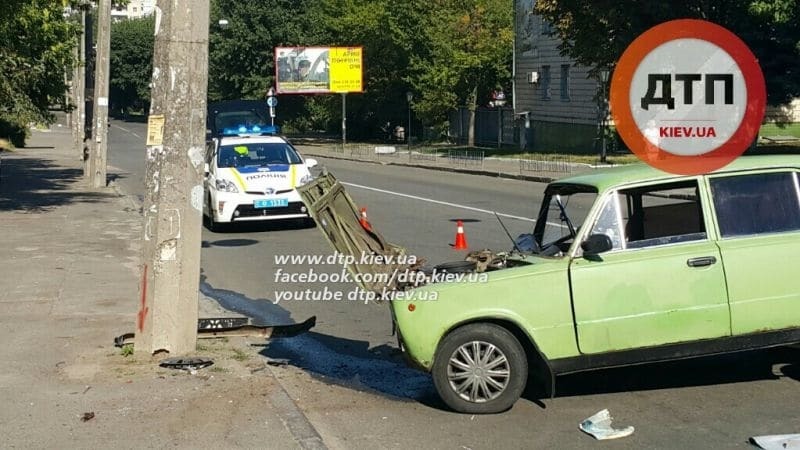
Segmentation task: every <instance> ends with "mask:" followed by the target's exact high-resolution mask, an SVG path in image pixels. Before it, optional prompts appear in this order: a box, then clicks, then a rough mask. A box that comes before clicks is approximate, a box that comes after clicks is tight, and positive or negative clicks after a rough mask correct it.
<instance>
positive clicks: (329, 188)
mask: <svg viewBox="0 0 800 450" xmlns="http://www.w3.org/2000/svg"><path fill="white" fill-rule="evenodd" d="M301 196H302V197H303V199H304V201H305V202H306V205H307V206H308V207H309V210H310V211H311V214H312V215H313V217H314V218H315V219H316V221H317V223H318V224H319V228H320V230H322V231H323V232H324V233H325V235H326V237H327V238H328V240H329V241H330V242H331V243H332V245H333V247H334V248H335V249H336V250H337V252H339V253H341V254H345V255H355V256H357V257H356V258H354V263H353V264H350V266H349V268H350V271H351V273H352V274H354V275H357V274H361V275H362V276H363V275H365V274H372V275H373V276H372V277H366V276H363V278H364V279H366V280H368V281H369V282H362V283H361V287H362V288H363V289H364V290H366V291H371V292H374V293H375V295H376V296H380V297H383V298H388V299H390V300H392V301H391V302H389V304H390V305H391V310H392V317H393V319H394V321H395V323H396V325H397V331H398V337H399V341H400V346H401V348H402V350H403V352H404V354H405V355H406V356H407V357H408V359H409V360H410V361H411V362H412V363H413V364H414V365H416V366H418V367H420V368H422V369H424V370H426V371H430V372H431V373H432V377H433V381H434V383H435V385H436V389H437V391H438V393H439V395H440V396H441V398H442V399H443V400H444V402H445V403H446V404H447V405H448V406H449V407H451V408H452V409H454V410H455V411H459V412H464V413H473V414H474V413H495V412H500V411H504V410H506V409H508V408H510V407H511V406H512V405H513V404H514V402H516V401H517V399H518V398H519V396H520V395H521V393H522V392H523V390H524V388H525V385H526V383H527V382H528V379H529V375H530V377H531V378H532V379H534V380H538V381H540V382H542V383H543V387H544V392H546V393H547V394H549V395H554V393H555V379H556V376H557V375H561V374H567V373H573V372H579V371H586V370H592V369H600V368H607V367H617V366H625V365H632V364H640V363H647V362H654V361H665V360H672V359H680V358H690V357H697V356H703V355H712V354H720V353H728V352H734V351H741V350H749V349H756V348H765V347H770V346H777V345H784V344H792V343H797V342H800V276H798V274H800V258H799V257H798V255H800V157H796V156H749V157H740V158H739V159H738V160H736V161H734V162H733V163H731V164H730V165H728V166H727V167H725V168H724V169H721V170H718V171H716V172H713V173H711V174H707V175H699V176H678V175H671V174H667V173H664V172H660V171H658V170H656V169H653V168H650V167H649V166H645V165H638V164H637V165H631V166H624V167H617V168H610V169H604V170H596V171H593V172H591V173H588V174H583V175H577V176H573V177H569V178H565V179H562V180H559V181H556V182H553V183H551V184H549V185H548V186H547V188H546V189H545V196H544V200H543V203H542V206H541V209H540V212H539V215H538V218H537V221H536V224H535V226H534V229H533V230H532V233H531V234H528V235H522V236H520V237H519V238H518V239H517V240H516V242H515V244H514V250H513V251H511V252H508V253H498V254H493V253H492V254H483V255H472V256H473V258H472V260H473V263H474V264H472V265H470V262H469V261H467V262H465V264H467V266H466V269H465V270H464V271H463V273H461V274H458V273H453V271H452V270H450V269H452V267H449V268H448V267H446V268H444V273H445V274H446V275H448V276H446V277H443V276H442V273H441V272H440V273H438V274H437V273H436V272H435V270H434V272H431V271H430V270H429V269H427V268H424V267H417V264H415V261H414V260H413V258H411V259H408V258H404V257H403V256H404V255H403V250H402V248H400V247H398V246H396V245H393V244H390V243H387V242H386V241H385V240H384V239H383V238H382V237H381V236H380V235H379V234H378V233H377V232H375V231H374V230H371V227H370V226H369V224H368V223H365V222H363V221H359V214H358V211H357V210H356V208H355V205H354V203H353V202H352V200H351V199H350V197H349V196H348V195H347V193H346V192H345V191H344V188H342V186H341V185H340V184H339V183H338V182H337V181H336V179H335V178H334V177H333V176H332V175H330V174H324V175H323V176H322V177H320V178H319V179H318V180H316V181H315V182H313V183H311V184H309V185H306V186H304V187H303V188H302V189H301ZM363 255H373V256H376V255H379V256H380V258H372V259H370V258H367V259H364V258H363V257H362V256H363ZM359 258H360V259H359ZM409 273H410V274H412V276H408V274H409ZM379 274H384V275H387V276H386V277H384V278H383V279H381V278H380V277H379V276H377V275H379ZM392 274H394V276H389V275H392ZM397 274H406V276H397ZM459 275H460V276H459Z"/></svg>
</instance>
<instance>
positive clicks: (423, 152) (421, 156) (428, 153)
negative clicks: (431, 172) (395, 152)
mask: <svg viewBox="0 0 800 450" xmlns="http://www.w3.org/2000/svg"><path fill="white" fill-rule="evenodd" d="M438 158H439V152H438V151H437V150H433V149H423V148H421V149H417V150H412V151H411V152H410V153H409V154H408V160H409V161H432V162H436V161H438Z"/></svg>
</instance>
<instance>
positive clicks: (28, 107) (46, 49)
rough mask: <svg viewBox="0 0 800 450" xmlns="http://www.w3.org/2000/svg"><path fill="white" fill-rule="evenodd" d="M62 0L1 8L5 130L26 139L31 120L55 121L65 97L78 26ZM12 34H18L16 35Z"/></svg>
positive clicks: (19, 0)
mask: <svg viewBox="0 0 800 450" xmlns="http://www.w3.org/2000/svg"><path fill="white" fill-rule="evenodd" d="M64 6H65V3H64V2H62V1H60V0H4V2H3V4H2V5H1V6H0V36H4V37H6V39H4V42H3V45H2V46H0V134H2V135H4V136H9V137H11V138H12V140H18V139H19V138H20V137H22V138H23V139H24V131H21V130H24V129H25V128H26V126H27V124H28V123H31V122H39V123H51V122H52V121H53V119H54V117H53V115H52V114H51V113H50V112H49V110H48V108H49V106H50V105H51V104H52V103H55V102H56V101H59V100H61V99H63V97H64V94H65V91H66V85H65V83H64V75H65V73H69V72H71V69H72V67H73V64H74V62H75V61H74V56H73V49H74V47H75V44H76V42H77V36H78V31H79V28H78V26H77V24H76V23H74V22H70V21H69V20H67V18H65V17H64ZM12 36H13V38H11V37H12Z"/></svg>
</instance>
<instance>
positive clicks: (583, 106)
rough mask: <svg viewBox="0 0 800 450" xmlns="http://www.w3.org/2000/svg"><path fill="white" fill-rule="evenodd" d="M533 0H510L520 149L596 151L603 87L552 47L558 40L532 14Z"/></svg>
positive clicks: (586, 69) (539, 18) (543, 22)
mask: <svg viewBox="0 0 800 450" xmlns="http://www.w3.org/2000/svg"><path fill="white" fill-rule="evenodd" d="M534 1H535V0H515V36H516V38H515V42H514V93H513V99H514V111H515V113H516V115H517V117H518V118H519V119H520V122H521V123H524V124H525V125H524V126H527V127H528V128H527V129H526V131H527V132H524V133H522V134H521V135H522V136H525V137H526V142H523V145H524V146H525V148H528V149H531V150H535V151H537V152H538V151H567V150H568V151H571V152H580V153H596V151H597V149H598V147H597V142H598V136H599V134H598V123H599V121H600V117H601V114H600V108H599V106H602V104H603V103H602V99H603V90H602V83H600V81H599V80H597V79H594V78H590V77H589V75H588V71H589V69H588V68H587V67H582V66H579V65H577V64H576V63H575V61H573V60H572V59H570V58H569V57H566V56H561V54H560V53H559V51H558V45H559V43H560V40H559V39H558V38H557V37H554V36H551V35H550V34H551V29H550V26H549V24H548V23H547V22H546V21H544V19H542V18H541V17H540V16H537V15H534V14H533V4H534Z"/></svg>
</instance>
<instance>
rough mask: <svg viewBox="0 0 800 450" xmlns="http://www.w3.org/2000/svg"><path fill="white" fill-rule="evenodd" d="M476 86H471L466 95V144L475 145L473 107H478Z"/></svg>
mask: <svg viewBox="0 0 800 450" xmlns="http://www.w3.org/2000/svg"><path fill="white" fill-rule="evenodd" d="M477 103H478V86H474V87H473V88H472V92H470V93H469V97H467V109H468V110H469V125H468V127H469V128H467V145H468V146H469V147H475V109H476V108H477V107H478V106H477Z"/></svg>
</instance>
